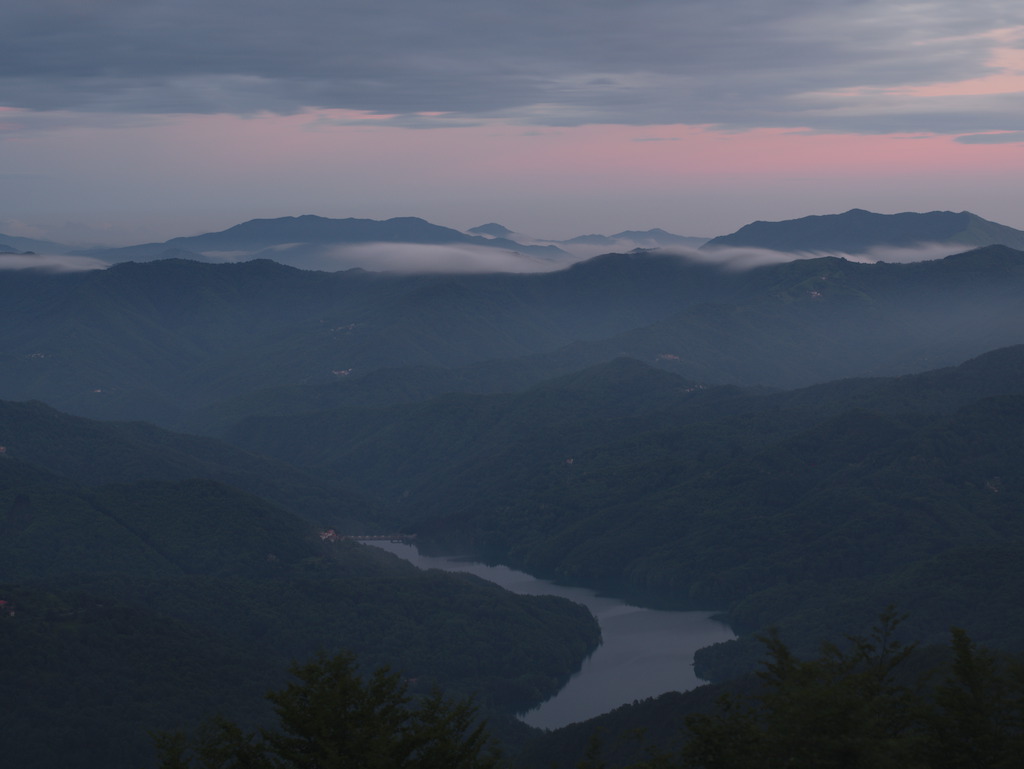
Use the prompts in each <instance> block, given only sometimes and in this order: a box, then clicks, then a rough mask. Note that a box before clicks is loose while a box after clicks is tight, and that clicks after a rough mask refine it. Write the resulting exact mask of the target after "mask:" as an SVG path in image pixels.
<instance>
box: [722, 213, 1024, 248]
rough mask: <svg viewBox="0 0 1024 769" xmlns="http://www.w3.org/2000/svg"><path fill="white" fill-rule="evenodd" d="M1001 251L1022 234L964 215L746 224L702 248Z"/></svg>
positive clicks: (1022, 239) (1023, 243)
mask: <svg viewBox="0 0 1024 769" xmlns="http://www.w3.org/2000/svg"><path fill="white" fill-rule="evenodd" d="M934 243H941V244H954V243H957V244H961V245H964V246H989V245H1004V246H1009V247H1011V248H1024V232H1022V231H1020V230H1017V229H1014V228H1012V227H1007V226H1006V225H1003V224H997V223H996V222H991V221H988V220H987V219H983V218H981V217H980V216H978V215H977V214H972V213H970V212H969V211H960V212H959V213H953V212H952V211H930V212H928V213H913V212H905V213H900V214H876V213H872V212H870V211H865V210H863V209H860V208H854V209H851V210H849V211H847V212H845V213H842V214H827V215H824V216H805V217H802V218H800V219H790V220H787V221H780V222H761V221H759V222H752V223H750V224H747V225H744V226H743V227H741V228H740V229H738V230H737V231H736V232H734V233H731V234H729V235H721V236H719V237H717V238H712V239H711V240H709V241H708V242H707V243H705V244H704V245H703V246H702V248H705V249H708V250H713V249H715V248H725V247H746V248H766V249H772V250H774V251H784V252H787V253H834V254H861V253H864V252H866V251H870V250H871V249H872V248H893V247H904V248H912V247H916V246H922V245H927V244H934Z"/></svg>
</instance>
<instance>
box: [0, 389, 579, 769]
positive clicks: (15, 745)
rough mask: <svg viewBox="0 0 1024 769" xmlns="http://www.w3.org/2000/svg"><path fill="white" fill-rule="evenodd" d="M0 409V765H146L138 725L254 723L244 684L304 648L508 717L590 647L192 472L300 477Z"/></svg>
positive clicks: (553, 616) (546, 602)
mask: <svg viewBox="0 0 1024 769" xmlns="http://www.w3.org/2000/svg"><path fill="white" fill-rule="evenodd" d="M2 406H3V407H2V409H0V434H2V435H3V440H5V441H7V444H6V445H4V450H3V452H2V453H0V600H2V601H3V602H4V603H3V604H0V606H2V616H0V622H2V628H0V631H2V632H0V657H2V659H3V660H4V662H3V665H2V666H0V701H2V702H4V703H6V704H7V706H6V707H4V708H3V711H4V719H3V720H4V723H5V728H4V729H3V730H2V731H0V752H2V753H3V754H4V756H5V757H6V758H7V759H8V760H10V761H11V762H12V764H13V765H17V766H20V767H26V768H28V767H51V766H57V765H61V764H64V763H66V761H67V759H68V757H69V756H71V755H75V756H76V759H75V760H76V762H77V763H76V764H75V765H77V766H84V767H105V768H107V767H135V766H139V765H142V764H144V763H146V762H147V761H148V760H151V757H152V755H153V753H152V744H151V740H150V737H149V732H150V731H152V730H154V729H177V728H182V727H191V726H194V725H195V724H196V723H198V721H199V720H201V719H204V718H208V717H210V716H212V715H214V714H215V713H216V712H218V711H221V712H224V711H228V710H230V711H232V712H235V713H239V714H240V715H239V717H240V718H242V719H243V720H244V722H245V723H247V724H252V725H255V724H256V723H258V722H259V721H260V720H261V719H264V718H265V717H266V715H267V711H266V706H265V705H264V704H262V703H261V701H260V696H259V695H260V693H261V692H262V691H265V690H266V689H267V688H269V686H270V685H276V684H277V683H279V682H280V681H281V680H283V676H284V675H285V671H286V669H287V667H288V665H289V664H290V663H291V662H292V661H294V660H298V659H304V658H307V657H309V656H310V655H312V654H314V653H315V652H316V651H318V650H328V651H337V650H340V649H348V650H351V651H354V652H356V653H358V654H359V655H360V658H361V659H362V660H363V661H364V663H365V664H366V665H368V666H378V665H390V666H392V667H394V669H395V670H396V671H400V672H401V673H402V675H404V676H406V677H409V678H414V679H416V680H417V681H418V686H419V687H420V688H421V689H422V690H423V691H426V690H429V688H430V687H431V686H433V685H435V684H437V685H442V686H444V687H445V689H446V690H448V691H451V692H453V693H459V694H461V695H466V696H468V695H470V694H476V695H477V697H478V700H479V702H480V704H481V706H482V707H483V708H485V711H486V712H487V713H492V714H509V713H512V712H516V711H518V710H522V709H526V708H529V707H531V706H533V705H535V704H537V703H538V702H540V701H542V700H543V699H544V698H546V697H547V696H549V695H550V694H552V693H553V692H554V691H556V690H557V689H558V688H559V686H560V685H561V684H562V683H564V681H565V680H566V679H567V678H568V676H569V675H570V674H571V673H572V672H573V670H575V669H576V668H577V667H578V665H579V664H580V662H581V661H582V659H583V658H584V657H585V656H586V655H587V653H589V651H591V650H592V649H593V648H594V646H595V645H596V644H597V642H598V639H599V631H598V629H597V627H596V624H595V623H594V620H593V618H592V617H591V616H590V615H589V613H588V612H587V611H586V610H585V609H584V608H583V607H580V606H578V605H575V604H572V603H570V602H568V601H564V600H562V599H557V598H552V597H517V596H513V595H511V594H509V593H507V592H505V591H503V590H501V589H499V588H498V587H496V586H494V585H491V584H489V583H486V582H483V581H481V580H477V579H474V578H471V577H466V576H456V575H447V574H442V573H436V572H435V573H423V572H420V571H419V570H418V569H416V568H414V567H413V566H411V565H408V564H406V563H404V562H401V561H399V560H397V559H395V558H394V557H393V556H391V555H389V554H386V553H383V552H381V551H378V550H376V549H373V548H370V547H368V546H364V545H360V544H357V543H355V542H346V541H342V542H332V541H323V540H322V538H321V536H320V534H321V529H320V528H318V527H315V526H314V525H313V524H311V523H310V522H309V521H308V520H303V519H302V518H300V517H298V516H296V515H294V514H293V513H290V512H287V511H285V510H284V509H282V508H280V507H277V506H275V505H273V504H271V503H269V502H267V501H264V500H263V499H261V498H259V497H257V496H254V495H253V494H251V493H246V492H243V491H241V490H239V489H238V488H234V487H231V486H228V485H225V483H224V482H221V481H218V480H211V479H210V477H212V476H217V475H220V476H229V475H231V472H234V473H236V477H237V479H238V480H240V481H243V482H247V483H248V484H249V485H250V486H258V485H259V484H258V483H256V480H255V479H256V477H257V475H258V473H260V472H262V473H264V474H265V475H266V478H265V480H266V482H267V488H269V489H271V490H275V491H278V492H281V493H282V494H283V493H284V491H283V490H282V489H287V488H288V486H287V485H286V483H285V482H287V483H293V484H296V486H298V485H299V481H297V480H296V479H299V478H302V477H303V476H301V475H299V474H297V473H296V472H295V471H294V470H290V469H289V468H287V467H280V468H279V466H278V465H276V464H275V463H272V462H270V461H267V460H257V459H255V458H252V457H246V456H245V455H243V454H241V453H239V452H237V451H233V450H231V449H229V448H228V447H224V446H217V445H216V444H215V443H214V442H213V441H209V440H206V439H202V440H200V439H190V438H187V437H183V436H175V435H171V434H166V433H162V432H161V431H159V430H157V429H156V428H150V427H144V426H141V425H110V424H97V423H91V422H89V421H88V420H84V419H81V418H75V417H68V416H66V415H62V414H59V413H58V412H55V411H53V410H52V409H49V408H47V407H44V406H42V405H41V404H27V405H21V404H2ZM190 449H195V451H193V452H190ZM133 459H134V460H135V461H134V462H133ZM275 470H277V472H276V473H275ZM189 473H192V474H193V475H192V476H191V477H187V476H188V474H189ZM204 474H205V475H206V476H207V477H201V476H203V475H204ZM90 476H92V477H91V479H90ZM275 478H280V479H284V481H285V482H275V480H274V479H275ZM311 486H312V487H313V488H314V489H315V488H316V484H315V483H311ZM329 488H331V487H330V485H328V486H321V487H320V492H319V493H320V494H323V495H326V494H327V489H329ZM337 499H338V502H339V504H341V505H344V504H346V500H351V496H345V495H343V494H341V495H339V496H338V498H337ZM292 501H293V502H295V503H297V505H298V506H301V504H299V503H301V495H298V494H297V495H296V496H295V498H294V499H293V500H292ZM418 690H419V689H418ZM147 757H150V758H147Z"/></svg>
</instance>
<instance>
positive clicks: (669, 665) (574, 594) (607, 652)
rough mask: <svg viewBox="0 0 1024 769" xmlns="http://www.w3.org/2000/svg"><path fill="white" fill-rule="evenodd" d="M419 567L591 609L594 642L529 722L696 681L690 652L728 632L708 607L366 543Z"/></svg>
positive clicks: (549, 721) (579, 714) (560, 720)
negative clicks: (627, 598)
mask: <svg viewBox="0 0 1024 769" xmlns="http://www.w3.org/2000/svg"><path fill="white" fill-rule="evenodd" d="M368 544H372V545H374V546H376V547H380V548H383V549H384V550H387V551H389V552H391V553H394V554H395V555H398V556H400V557H401V558H404V559H405V560H407V561H409V562H410V563H413V564H415V565H416V566H418V567H420V568H421V569H443V570H444V571H456V572H467V573H469V574H475V575H476V576H478V577H482V578H483V579H486V580H489V581H491V582H494V583H497V584H498V585H501V586H502V587H503V588H505V589H506V590H509V591H511V592H513V593H519V594H520V595H557V596H561V597H563V598H568V599H570V600H572V601H576V602H577V603H581V604H583V605H584V606H586V607H587V608H588V609H590V611H591V613H593V615H594V616H595V617H596V618H597V621H598V623H599V624H600V625H601V636H602V643H601V646H599V647H598V649H597V650H596V651H595V652H594V653H593V654H592V655H591V656H590V657H589V658H588V659H587V660H586V661H585V662H584V663H583V667H582V668H581V669H580V671H579V672H578V673H577V674H576V675H574V676H573V677H572V678H571V679H570V680H569V683H568V684H566V685H565V687H564V688H563V689H562V690H561V691H560V692H558V694H556V695H555V696H554V697H552V698H551V699H549V700H548V701H547V702H545V703H543V704H541V705H540V706H539V707H537V708H535V709H534V710H531V711H530V712H529V713H527V714H525V715H523V716H522V717H521V718H522V720H523V721H525V722H526V723H527V724H529V725H530V726H537V727H541V728H544V729H557V728H558V727H561V726H565V725H566V724H570V723H573V722H575V721H583V720H586V719H588V718H593V717H594V716H598V715H601V714H602V713H607V712H608V711H610V710H614V709H615V708H617V707H619V706H620V705H624V704H626V703H629V702H633V701H634V700H642V699H646V698H647V697H656V696H657V695H659V694H664V693H665V692H668V691H686V690H687V689H692V688H694V687H695V686H699V685H700V684H701V683H703V681H701V680H700V679H699V678H697V677H696V676H695V675H694V673H693V654H694V652H696V651H697V649H700V648H702V647H704V646H710V645H711V644H713V643H718V642H719V641H727V640H729V639H732V638H735V635H733V632H732V631H731V630H730V629H729V627H728V626H727V625H725V624H723V623H721V622H717V621H716V620H713V619H711V612H707V611H661V610H656V609H644V608H641V607H638V606H633V605H631V604H628V603H625V602H623V601H620V600H618V599H616V598H609V597H607V596H600V595H597V594H596V593H595V592H593V591H592V590H587V589H586V588H579V587H566V586H564V585H557V584H555V583H553V582H548V581H547V580H542V579H537V578H536V577H532V576H530V575H529V574H526V573H524V572H521V571H516V570H515V569H510V568H508V567H507V566H487V565H486V564H482V563H476V562H473V561H467V560H464V559H459V558H439V557H434V556H427V555H422V554H421V553H420V552H419V551H418V550H416V548H415V546H413V545H407V544H401V543H397V542H371V543H368Z"/></svg>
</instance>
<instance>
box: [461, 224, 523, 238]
mask: <svg viewBox="0 0 1024 769" xmlns="http://www.w3.org/2000/svg"><path fill="white" fill-rule="evenodd" d="M466 232H468V233H470V234H471V235H484V236H486V237H489V238H508V237H511V236H512V235H515V232H513V231H512V230H510V229H509V228H508V227H505V226H504V225H502V224H497V223H496V222H490V223H489V224H481V225H480V226H479V227H473V228H471V229H468V230H466Z"/></svg>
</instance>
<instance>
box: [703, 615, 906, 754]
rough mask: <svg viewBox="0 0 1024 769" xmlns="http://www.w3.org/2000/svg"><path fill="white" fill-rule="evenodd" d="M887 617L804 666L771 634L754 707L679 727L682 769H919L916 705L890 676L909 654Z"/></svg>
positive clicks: (744, 705) (740, 706)
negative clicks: (686, 734) (685, 736)
mask: <svg viewBox="0 0 1024 769" xmlns="http://www.w3.org/2000/svg"><path fill="white" fill-rule="evenodd" d="M900 619H901V618H900V617H898V616H896V614H895V612H893V611H891V610H888V611H886V612H885V613H884V614H883V615H882V617H881V619H880V622H879V624H878V625H877V626H876V627H875V628H874V629H873V631H872V633H871V634H870V635H869V636H868V637H866V638H862V637H852V638H850V639H849V640H850V648H849V649H847V650H842V649H840V648H839V647H837V646H835V645H833V644H826V645H825V646H824V647H823V649H822V654H821V655H820V656H819V657H818V658H817V659H815V660H809V661H803V660H799V659H797V658H796V657H794V656H793V654H792V653H791V652H790V650H789V649H788V647H786V645H785V644H783V643H782V641H781V640H779V638H778V637H777V636H776V635H774V634H772V635H769V636H768V637H766V638H764V639H762V640H764V641H765V643H766V644H767V646H768V657H769V659H768V662H767V663H766V665H765V670H764V671H762V672H761V673H760V674H759V675H760V677H761V680H762V683H763V690H762V692H761V694H760V695H759V696H758V697H757V698H756V700H755V701H753V702H742V701H736V700H725V701H724V702H723V703H722V708H721V709H720V711H719V712H718V713H716V714H710V715H709V714H696V715H693V716H690V717H689V718H688V719H687V726H688V728H689V730H690V733H691V736H692V738H691V740H690V741H689V742H688V744H687V746H686V748H685V750H684V763H685V765H687V766H690V767H700V768H701V769H757V768H758V767H764V768H765V769H768V768H769V767H771V768H774V767H793V768H794V769H860V768H861V767H863V769H885V768H886V767H893V769H896V768H897V767H899V768H900V769H909V768H911V767H915V766H923V765H924V764H923V763H922V762H921V761H920V760H919V756H920V753H921V750H920V740H921V729H920V725H921V720H922V718H923V717H924V713H923V712H922V711H921V709H920V703H921V698H920V697H919V695H918V694H917V692H916V691H914V690H913V689H911V688H909V687H907V686H905V685H904V684H901V683H899V682H897V680H896V679H895V676H894V671H895V670H896V669H897V668H898V667H899V665H900V664H901V663H903V662H904V661H905V660H906V658H907V657H908V656H909V655H910V653H911V652H912V651H913V648H914V647H913V646H904V645H902V644H901V643H900V642H899V641H898V640H896V637H895V630H896V627H897V625H898V624H899V622H900Z"/></svg>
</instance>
